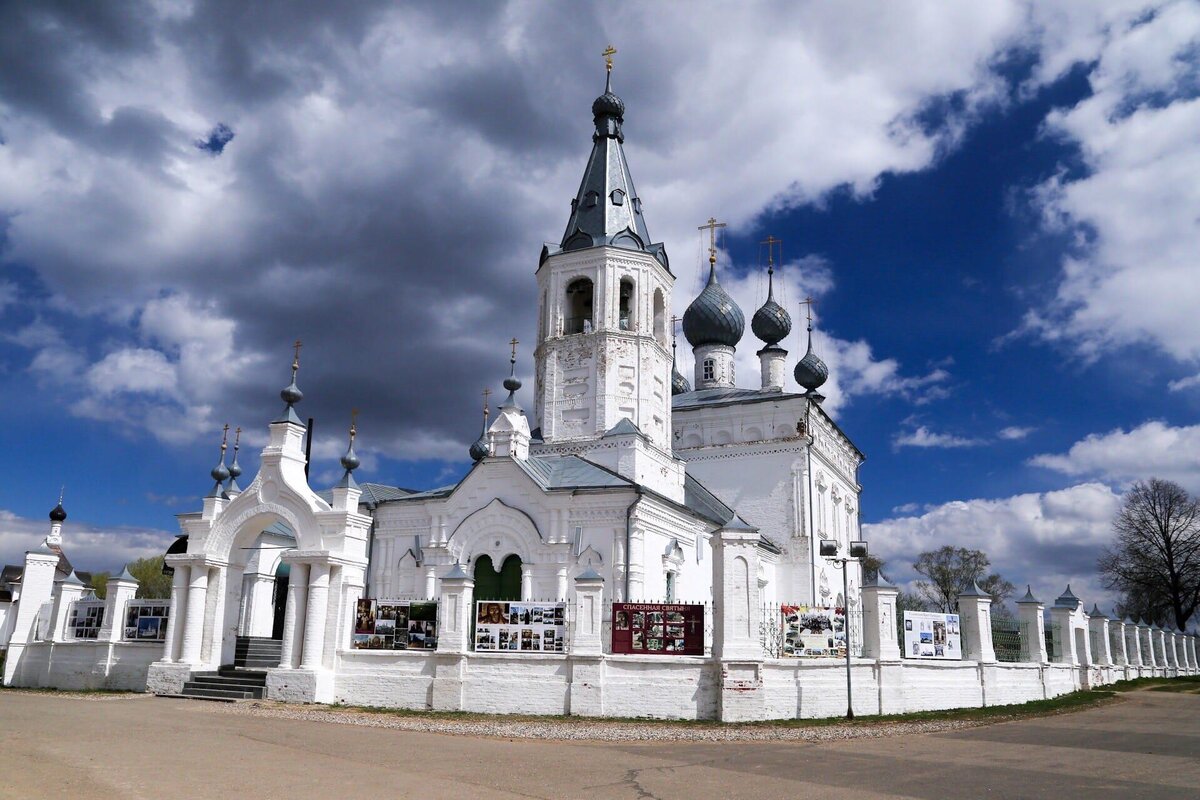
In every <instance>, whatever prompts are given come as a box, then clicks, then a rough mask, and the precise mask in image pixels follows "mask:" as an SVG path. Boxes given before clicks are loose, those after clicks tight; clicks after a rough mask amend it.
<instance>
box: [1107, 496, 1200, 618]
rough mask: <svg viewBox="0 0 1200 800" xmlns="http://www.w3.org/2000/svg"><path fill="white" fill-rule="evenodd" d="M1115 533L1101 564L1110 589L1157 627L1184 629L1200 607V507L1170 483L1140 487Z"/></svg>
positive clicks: (1128, 500)
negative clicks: (1118, 593) (1160, 624)
mask: <svg viewBox="0 0 1200 800" xmlns="http://www.w3.org/2000/svg"><path fill="white" fill-rule="evenodd" d="M1113 530H1114V532H1115V533H1116V542H1114V544H1113V546H1112V547H1107V548H1105V549H1104V552H1103V554H1102V555H1101V556H1100V560H1099V562H1098V563H1097V567H1098V569H1099V571H1100V575H1101V577H1102V578H1103V580H1104V584H1105V586H1106V587H1108V588H1109V589H1116V590H1118V591H1120V592H1121V593H1122V595H1124V600H1123V601H1122V605H1124V606H1125V607H1127V608H1131V609H1141V610H1142V614H1143V615H1144V616H1148V617H1150V618H1151V620H1152V621H1154V622H1166V623H1168V624H1172V625H1173V626H1175V627H1179V628H1183V627H1185V626H1186V625H1187V622H1188V620H1189V619H1190V618H1191V616H1192V614H1194V613H1195V612H1196V608H1197V606H1200V501H1197V499H1196V498H1194V497H1192V496H1191V495H1189V494H1188V493H1187V491H1186V490H1185V489H1184V488H1183V487H1182V486H1180V485H1179V484H1177V483H1173V482H1171V481H1164V480H1159V479H1158V478H1151V479H1150V480H1148V481H1138V482H1137V483H1135V484H1134V485H1133V486H1132V487H1131V488H1130V489H1129V491H1128V492H1126V493H1125V502H1124V504H1123V505H1122V506H1121V510H1120V511H1118V512H1117V516H1116V519H1114V520H1113Z"/></svg>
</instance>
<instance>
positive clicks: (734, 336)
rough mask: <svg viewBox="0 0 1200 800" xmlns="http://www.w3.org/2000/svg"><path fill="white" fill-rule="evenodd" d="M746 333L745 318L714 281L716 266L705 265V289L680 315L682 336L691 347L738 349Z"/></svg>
mask: <svg viewBox="0 0 1200 800" xmlns="http://www.w3.org/2000/svg"><path fill="white" fill-rule="evenodd" d="M745 332H746V317H745V316H744V315H743V314H742V309H740V308H738V304H737V303H735V302H733V298H732V297H730V296H729V294H728V293H727V292H726V291H725V290H724V289H723V288H721V284H720V283H719V282H718V281H717V266H716V264H715V263H714V262H713V261H712V260H711V259H710V260H709V263H708V285H707V286H705V287H704V291H702V292H700V296H699V297H697V298H696V299H695V300H693V301H692V304H691V305H690V306H688V307H687V311H685V312H683V335H684V336H685V337H686V338H687V340H688V344H690V345H691V346H692V347H700V346H702V345H706V344H721V345H726V346H727V347H737V343H738V342H740V341H741V340H742V334H743V333H745Z"/></svg>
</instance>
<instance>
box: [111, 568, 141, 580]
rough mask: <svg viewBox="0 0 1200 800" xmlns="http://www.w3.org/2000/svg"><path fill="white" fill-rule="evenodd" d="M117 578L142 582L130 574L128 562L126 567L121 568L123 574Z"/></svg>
mask: <svg viewBox="0 0 1200 800" xmlns="http://www.w3.org/2000/svg"><path fill="white" fill-rule="evenodd" d="M116 580H119V581H129V582H130V583H141V581H139V580H138V579H137V578H135V577H133V575H131V574H130V572H129V565H128V564H126V565H125V569H123V570H121V574H120V575H118V576H117V577H116Z"/></svg>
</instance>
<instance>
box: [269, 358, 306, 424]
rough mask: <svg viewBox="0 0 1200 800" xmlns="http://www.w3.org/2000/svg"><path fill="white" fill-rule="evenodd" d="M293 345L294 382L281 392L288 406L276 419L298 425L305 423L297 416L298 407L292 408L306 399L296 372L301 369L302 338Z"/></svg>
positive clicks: (280, 394) (281, 396)
mask: <svg viewBox="0 0 1200 800" xmlns="http://www.w3.org/2000/svg"><path fill="white" fill-rule="evenodd" d="M293 346H294V347H295V348H296V356H295V358H293V359H292V382H291V383H289V384H288V385H287V386H286V387H284V389H283V391H281V392H280V393H279V396H280V398H282V399H283V402H285V403H287V406H286V407H285V408H284V409H283V414H282V415H281V416H280V417H279V419H277V420H275V421H276V422H294V423H295V424H297V425H303V424H304V423H302V422H301V421H300V417H298V416H296V409H294V408H292V406H294V405H296V403H299V402H300V401H301V400H303V399H304V392H302V391H300V387H299V386H297V385H296V373H297V372H298V371H299V370H300V347H301V345H300V340H299V339H297V340H296V344H295V345H293Z"/></svg>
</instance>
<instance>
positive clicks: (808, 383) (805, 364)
mask: <svg viewBox="0 0 1200 800" xmlns="http://www.w3.org/2000/svg"><path fill="white" fill-rule="evenodd" d="M793 375H794V376H795V378H796V383H798V384H800V385H801V386H803V387H804V389H805V391H806V392H808V393H809V394H812V395H814V396H818V395H817V389H820V388H821V387H822V386H823V385H825V381H827V380H829V367H827V366H826V365H825V362H824V361H822V360H821V358H820V356H818V355H817V354H816V353H814V352H813V349H812V323H811V322H809V323H808V350H807V351H806V352H805V353H804V358H802V359H800V363H798V364H796V369H795V371H794V372H793Z"/></svg>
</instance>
